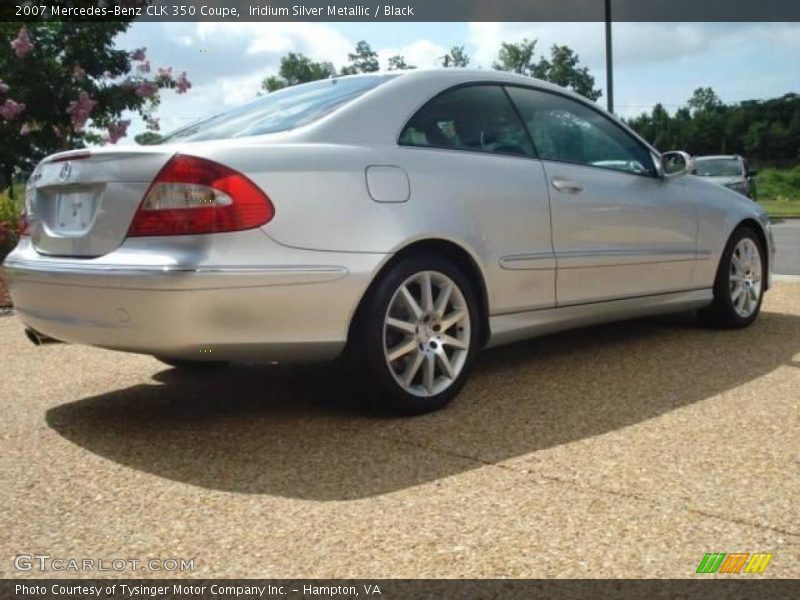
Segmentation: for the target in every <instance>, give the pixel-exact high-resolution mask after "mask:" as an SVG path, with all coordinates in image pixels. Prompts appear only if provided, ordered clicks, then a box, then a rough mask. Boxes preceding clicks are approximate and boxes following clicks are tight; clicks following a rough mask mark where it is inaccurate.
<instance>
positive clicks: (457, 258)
mask: <svg viewBox="0 0 800 600" xmlns="http://www.w3.org/2000/svg"><path fill="white" fill-rule="evenodd" d="M417 254H427V255H432V256H443V257H445V258H447V259H448V260H450V261H452V262H453V263H454V264H456V265H457V266H458V267H459V268H460V269H461V270H462V271H463V273H464V275H465V276H466V277H467V278H468V279H469V280H470V282H472V283H473V284H474V285H475V292H476V295H477V299H478V312H479V314H480V345H481V346H484V345H485V344H486V342H487V341H488V340H489V334H490V331H489V293H488V290H487V287H486V277H485V274H484V272H483V269H482V268H481V267H480V263H479V261H478V259H477V258H476V256H475V254H474V253H473V252H470V251H469V250H468V249H467V248H466V247H464V246H463V245H461V244H459V243H457V242H454V241H453V240H449V239H445V238H424V239H417V240H413V241H409V242H407V243H406V244H405V245H403V246H401V247H400V248H398V249H396V250H395V251H394V252H392V253H391V254H390V255H389V257H388V259H387V260H386V261H384V262H383V264H382V265H380V267H378V269H376V271H375V273H374V274H373V276H372V279H371V280H370V283H369V285H368V286H367V289H366V290H365V291H364V293H363V294H362V295H361V299H360V300H359V302H358V305H357V306H356V309H355V311H353V314H352V316H351V318H350V324H349V327H348V332H347V339H348V341H349V340H350V337H351V335H352V332H353V326H354V324H355V323H356V322H357V320H358V318H359V315H360V314H361V310H362V307H363V306H364V303H365V301H366V299H367V298H368V297H369V295H370V294H371V293H372V290H373V289H374V287H375V285H376V283H377V282H378V281H380V279H381V277H383V275H384V274H385V273H386V272H388V270H389V269H391V268H392V266H394V265H395V264H396V263H397V262H398V261H400V260H402V259H404V258H406V257H408V256H413V255H417Z"/></svg>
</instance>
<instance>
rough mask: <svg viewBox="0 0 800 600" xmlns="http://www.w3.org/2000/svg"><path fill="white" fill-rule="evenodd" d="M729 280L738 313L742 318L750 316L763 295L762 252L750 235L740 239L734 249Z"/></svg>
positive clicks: (732, 301)
mask: <svg viewBox="0 0 800 600" xmlns="http://www.w3.org/2000/svg"><path fill="white" fill-rule="evenodd" d="M729 282H730V294H731V303H732V304H733V308H734V310H735V311H736V314H738V315H739V316H740V317H742V318H747V317H749V316H750V315H752V314H753V312H755V310H756V308H758V300H759V298H760V297H761V252H760V251H759V249H758V245H757V244H756V243H755V242H754V241H753V240H752V239H750V238H748V237H745V238H742V239H741V240H739V243H738V244H736V247H735V248H734V249H733V254H732V255H731V264H730V275H729Z"/></svg>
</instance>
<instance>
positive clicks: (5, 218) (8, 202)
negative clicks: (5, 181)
mask: <svg viewBox="0 0 800 600" xmlns="http://www.w3.org/2000/svg"><path fill="white" fill-rule="evenodd" d="M21 213H22V210H21V202H20V201H16V200H12V199H11V198H10V197H9V196H8V194H7V193H5V192H0V262H2V261H3V259H4V258H5V257H6V255H7V254H8V253H9V252H11V250H13V249H14V246H16V245H17V241H18V240H19V225H20V216H21Z"/></svg>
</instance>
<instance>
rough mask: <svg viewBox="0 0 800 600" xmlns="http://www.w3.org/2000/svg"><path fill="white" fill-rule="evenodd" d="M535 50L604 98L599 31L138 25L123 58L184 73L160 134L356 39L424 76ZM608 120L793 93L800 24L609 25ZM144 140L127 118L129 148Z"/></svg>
mask: <svg viewBox="0 0 800 600" xmlns="http://www.w3.org/2000/svg"><path fill="white" fill-rule="evenodd" d="M523 38H528V39H536V40H538V43H537V47H536V50H537V58H538V56H539V55H540V54H542V53H548V52H549V48H550V47H551V46H552V45H553V44H560V45H561V44H565V45H568V46H570V47H571V48H572V49H573V50H575V52H577V54H578V55H579V56H580V61H581V64H582V65H584V66H587V67H589V70H590V72H591V74H592V75H593V76H594V77H595V87H597V88H600V89H602V90H603V91H604V93H603V96H602V97H601V99H600V100H599V103H600V104H602V105H603V106H605V37H604V24H603V23H309V22H307V23H297V22H289V23H153V22H149V23H134V24H133V25H132V26H131V27H130V28H129V29H128V30H127V31H126V32H125V33H123V34H121V35H120V37H119V39H118V41H117V42H118V44H117V45H118V47H121V48H128V49H131V50H133V49H135V48H139V47H146V48H147V55H148V58H149V59H150V61H151V64H152V66H153V69H156V68H157V67H161V66H172V67H173V70H174V71H175V72H176V73H180V72H181V71H184V70H185V71H186V72H187V73H188V77H189V80H190V81H191V82H192V85H193V87H192V89H191V90H190V91H189V92H188V93H187V94H183V95H177V94H175V93H174V92H173V91H170V90H164V91H163V92H162V104H161V106H160V108H159V110H158V112H157V117H159V119H160V123H161V131H162V132H167V131H170V130H172V129H175V128H177V127H180V126H182V125H185V124H186V123H189V122H191V121H195V120H197V119H200V118H203V117H205V116H208V115H211V114H214V113H216V112H219V111H220V110H224V109H225V108H228V107H230V106H234V105H236V104H239V103H242V102H246V101H248V100H252V99H253V98H254V97H255V96H256V94H257V92H258V90H259V88H260V84H261V81H262V80H263V79H264V78H265V77H267V76H269V75H273V74H276V73H277V71H278V68H279V66H280V58H281V56H283V55H285V54H286V53H288V52H301V53H303V54H306V55H307V56H309V57H311V58H312V59H314V60H320V61H322V60H324V61H330V62H332V63H333V64H334V65H335V66H336V67H337V68H339V67H341V66H342V65H344V64H346V63H347V54H348V52H351V51H352V50H353V48H354V47H355V45H356V43H357V42H358V41H359V40H366V41H367V42H369V43H370V45H371V46H372V48H373V49H374V50H375V51H377V52H378V55H379V58H380V60H381V66H382V68H385V67H386V62H387V60H388V58H389V57H390V56H392V55H395V54H402V55H404V56H405V59H406V62H407V63H409V64H412V65H416V66H417V67H419V68H432V67H437V66H439V60H438V59H439V57H441V56H443V55H444V54H445V53H446V52H447V49H448V48H450V47H451V46H456V45H457V46H465V48H466V51H467V53H468V54H469V56H470V57H471V62H470V65H469V66H470V67H476V68H483V69H490V68H491V67H492V63H493V61H494V60H495V59H496V57H497V52H498V50H499V48H500V43H501V42H504V41H505V42H519V41H521V40H522V39H523ZM613 40H614V98H615V109H616V110H615V112H616V113H617V114H619V115H621V116H623V117H632V116H635V115H638V114H640V113H641V112H645V111H648V110H649V109H650V108H651V107H652V106H653V105H654V104H655V103H657V102H660V103H662V104H664V105H665V106H666V107H667V109H668V110H671V111H674V110H675V109H676V108H678V107H679V106H681V105H683V104H685V102H686V100H687V99H688V98H689V97H690V96H691V94H692V91H693V90H694V89H696V88H698V87H701V86H711V87H712V88H714V90H715V91H716V92H717V94H718V95H719V96H720V98H721V99H722V100H723V101H724V102H737V101H741V100H749V99H765V98H773V97H777V96H781V95H783V94H785V93H787V92H796V93H797V92H800V61H798V57H800V23H615V24H614V25H613ZM142 131H144V124H143V123H142V122H141V120H140V119H136V118H133V123H132V124H131V127H130V129H129V137H128V138H127V139H128V143H130V140H131V139H132V138H133V136H134V135H136V134H137V133H140V132H142Z"/></svg>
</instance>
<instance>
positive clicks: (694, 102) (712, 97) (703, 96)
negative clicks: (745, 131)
mask: <svg viewBox="0 0 800 600" xmlns="http://www.w3.org/2000/svg"><path fill="white" fill-rule="evenodd" d="M686 104H687V105H688V106H689V108H690V109H691V111H692V114H697V113H701V112H705V111H712V110H716V109H718V108H721V107H722V100H720V99H719V96H717V93H716V92H715V91H714V90H713V89H712V88H710V87H701V88H697V89H696V90H695V91H694V93H693V94H692V97H691V98H689V101H688V102H687V103H686Z"/></svg>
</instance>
